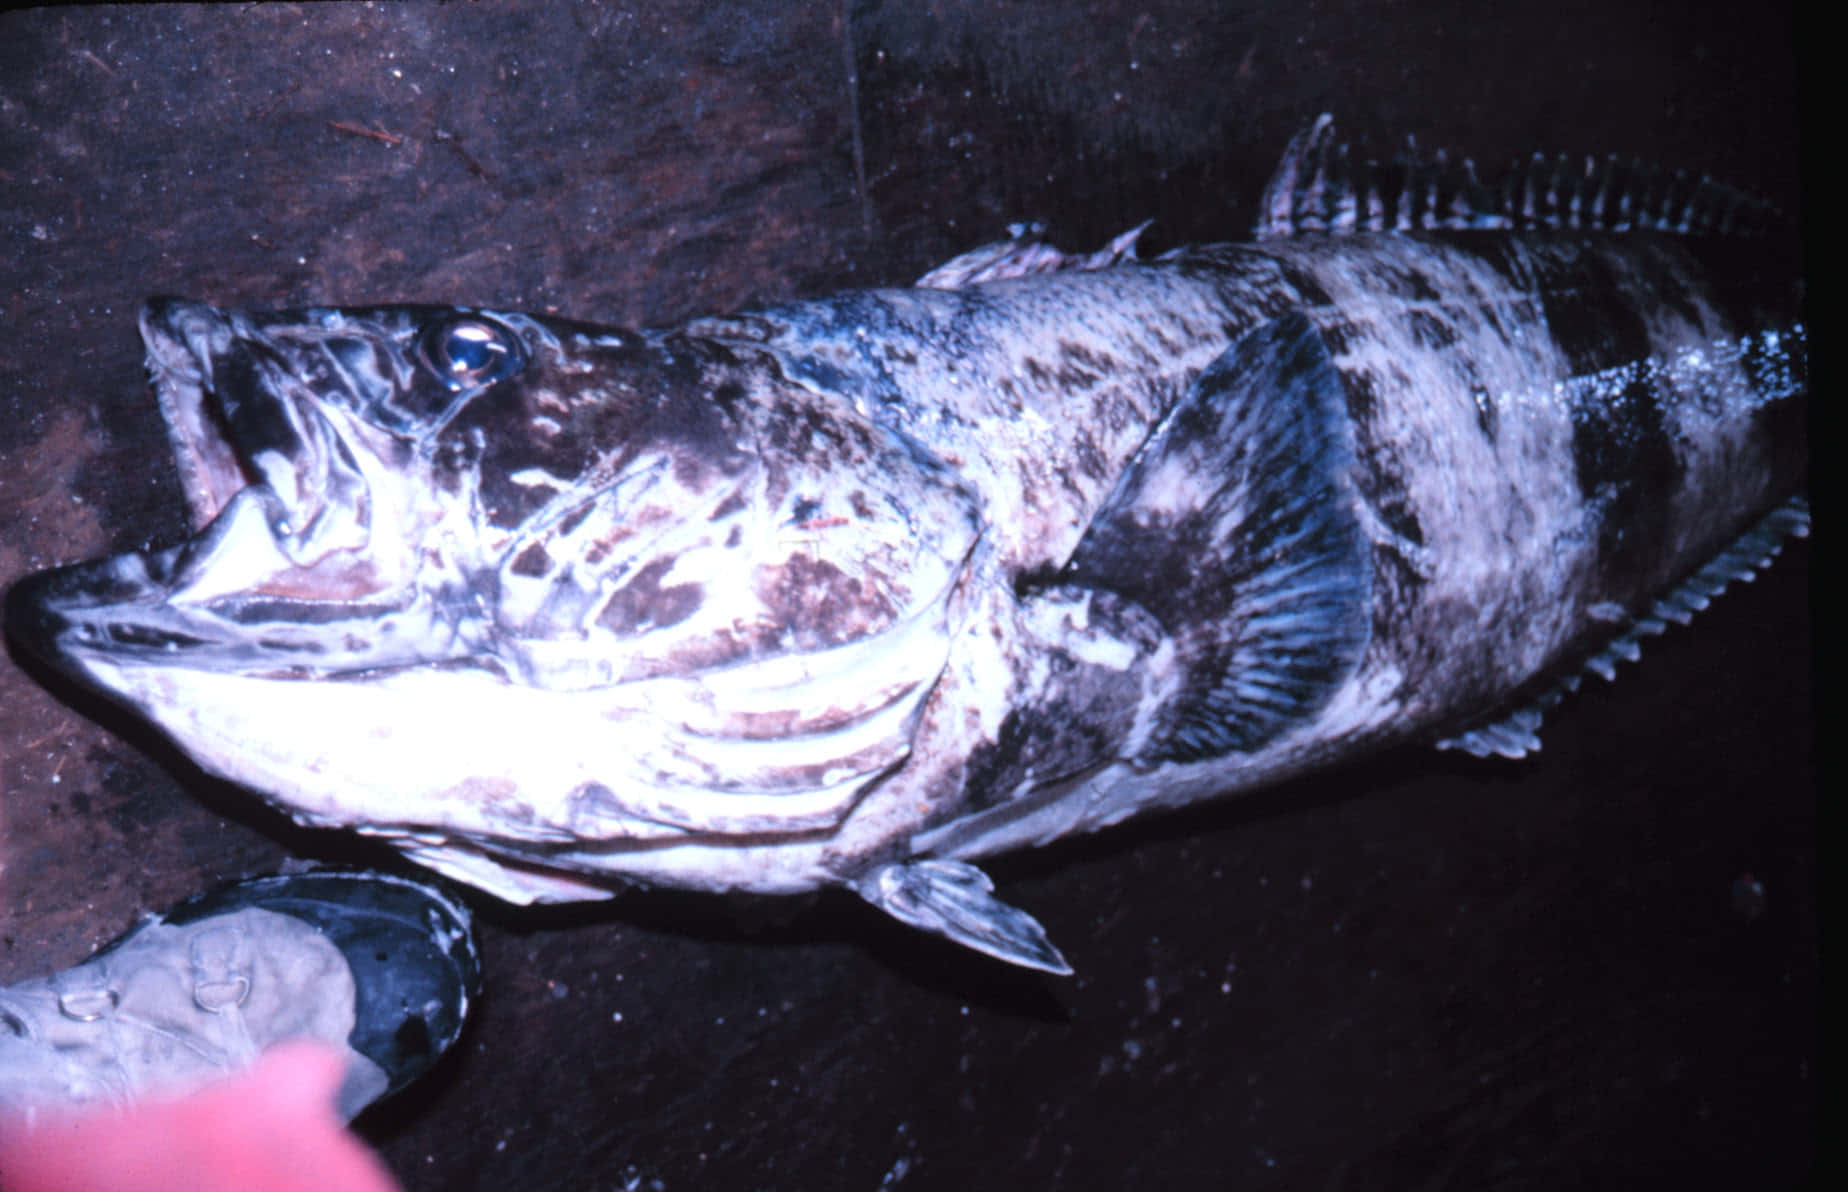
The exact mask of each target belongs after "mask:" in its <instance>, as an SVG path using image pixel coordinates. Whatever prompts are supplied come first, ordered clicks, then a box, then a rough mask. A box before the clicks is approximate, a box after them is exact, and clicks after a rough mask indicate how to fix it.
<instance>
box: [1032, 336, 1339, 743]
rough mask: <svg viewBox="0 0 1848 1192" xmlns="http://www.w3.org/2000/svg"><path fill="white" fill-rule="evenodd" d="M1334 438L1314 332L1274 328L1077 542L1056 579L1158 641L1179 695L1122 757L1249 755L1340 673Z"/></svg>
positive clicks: (1255, 340)
mask: <svg viewBox="0 0 1848 1192" xmlns="http://www.w3.org/2000/svg"><path fill="white" fill-rule="evenodd" d="M1347 426H1348V424H1347V420H1346V404H1345V391H1344V389H1343V384H1342V380H1341V377H1340V374H1339V372H1338V371H1337V370H1336V368H1335V365H1334V362H1333V360H1332V358H1331V357H1330V355H1329V351H1328V347H1327V345H1326V344H1325V343H1324V342H1323V340H1322V335H1321V332H1320V331H1319V330H1317V328H1316V326H1315V325H1314V324H1313V323H1312V322H1311V321H1310V320H1309V319H1308V317H1307V316H1305V315H1304V314H1302V313H1301V312H1299V311H1292V312H1290V313H1288V314H1285V315H1282V316H1280V317H1279V318H1277V319H1274V320H1272V321H1271V322H1269V323H1266V324H1264V325H1262V326H1260V327H1257V328H1255V329H1254V330H1252V331H1251V332H1249V333H1248V334H1247V335H1245V336H1244V337H1243V338H1241V339H1240V340H1239V341H1238V342H1237V343H1235V344H1233V345H1232V346H1231V347H1230V348H1228V349H1226V351H1225V352H1224V353H1223V354H1222V355H1221V356H1220V357H1219V359H1218V360H1216V361H1214V362H1213V363H1212V364H1211V365H1210V366H1208V367H1207V369H1206V370H1205V371H1204V372H1202V373H1201V374H1200V376H1199V377H1198V378H1197V379H1196V380H1195V381H1194V384H1193V386H1192V388H1191V389H1190V390H1189V392H1188V393H1187V394H1186V395H1185V396H1183V397H1182V398H1181V400H1180V401H1179V402H1177V403H1176V404H1175V407H1174V408H1173V409H1172V410H1170V411H1169V413H1168V415H1167V417H1166V418H1164V419H1163V420H1162V422H1161V424H1160V425H1159V426H1158V427H1157V428H1156V429H1155V431H1154V433H1153V434H1151V435H1150V436H1149V438H1148V441H1147V442H1146V443H1144V444H1143V446H1142V447H1141V449H1140V450H1139V451H1138V452H1137V454H1136V457H1135V458H1134V460H1132V461H1131V463H1130V466H1129V468H1128V469H1127V470H1126V471H1125V472H1124V474H1123V476H1122V478H1121V479H1120V480H1119V481H1118V484H1117V489H1116V491H1115V492H1114V493H1113V494H1112V495H1111V497H1110V498H1109V500H1108V501H1106V502H1105V504H1104V506H1103V508H1102V509H1101V510H1100V511H1099V512H1098V514H1097V516H1096V517H1095V518H1094V519H1093V520H1092V523H1091V525H1090V527H1089V528H1088V529H1087V530H1086V531H1085V535H1084V537H1083V539H1081V540H1080V541H1079V543H1078V547H1077V549H1076V550H1075V551H1074V552H1073V554H1072V558H1071V560H1070V562H1069V563H1067V565H1066V567H1065V569H1064V571H1063V572H1062V573H1061V575H1060V580H1061V582H1063V583H1067V584H1074V585H1083V586H1088V587H1093V588H1099V589H1103V590H1105V591H1110V592H1114V593H1118V594H1120V595H1123V596H1126V597H1128V598H1129V599H1131V600H1133V601H1135V602H1136V603H1137V604H1139V605H1140V606H1141V607H1143V608H1145V609H1147V610H1148V611H1149V612H1150V613H1151V614H1152V615H1153V616H1154V617H1155V619H1156V620H1157V621H1158V622H1160V624H1161V625H1162V627H1163V629H1164V630H1165V632H1166V633H1168V634H1169V635H1170V636H1171V637H1172V638H1173V640H1174V643H1175V651H1176V661H1177V663H1178V665H1179V667H1180V669H1181V675H1180V682H1179V687H1178V689H1177V691H1176V692H1175V694H1174V697H1173V698H1172V699H1171V700H1170V701H1169V702H1168V703H1167V704H1166V705H1165V706H1164V707H1163V709H1162V712H1161V716H1160V719H1159V723H1158V724H1157V725H1156V726H1155V727H1154V729H1153V730H1152V732H1151V733H1150V735H1149V737H1148V739H1147V740H1146V741H1145V742H1143V743H1142V744H1141V747H1140V749H1139V750H1138V752H1137V757H1138V760H1140V761H1143V762H1156V761H1171V760H1172V761H1199V760H1203V759H1205V758H1210V757H1217V756H1220V755H1222V754H1225V753H1229V752H1233V751H1250V750H1253V749H1256V748H1258V747H1259V746H1261V745H1263V744H1264V743H1265V742H1267V741H1269V740H1271V739H1272V738H1274V737H1276V736H1277V735H1278V734H1280V733H1282V732H1284V731H1286V730H1287V729H1288V728H1290V727H1291V726H1292V725H1295V724H1298V723H1301V722H1302V721H1303V720H1305V719H1306V718H1308V717H1309V716H1312V715H1313V714H1314V713H1315V712H1317V711H1318V710H1320V709H1321V708H1322V707H1323V706H1324V705H1325V704H1326V703H1327V702H1328V700H1329V698H1330V697H1331V696H1332V694H1333V693H1334V691H1335V689H1336V688H1337V687H1338V686H1339V685H1340V684H1341V682H1342V681H1343V680H1344V679H1345V678H1346V677H1347V676H1348V674H1349V673H1350V672H1351V671H1352V669H1353V667H1354V665H1355V664H1356V663H1357V662H1358V660H1359V658H1360V654H1361V651H1362V650H1363V649H1364V648H1365V645H1366V641H1367V637H1368V633H1369V631H1370V629H1369V625H1370V623H1369V620H1368V603H1369V599H1368V591H1369V589H1368V584H1369V579H1368V576H1369V575H1370V571H1369V564H1368V553H1367V551H1368V548H1367V542H1366V536H1365V532H1364V530H1363V529H1362V527H1361V524H1360V519H1359V516H1358V514H1357V513H1356V511H1355V499H1354V496H1353V494H1352V492H1351V491H1350V490H1349V489H1348V487H1347V485H1348V483H1349V482H1348V481H1347V479H1346V477H1347V476H1348V474H1349V471H1350V467H1351V461H1352V452H1353V448H1352V444H1351V442H1350V440H1349V437H1348V436H1349V431H1348V429H1347ZM1207 610H1210V613H1209V612H1208V611H1207Z"/></svg>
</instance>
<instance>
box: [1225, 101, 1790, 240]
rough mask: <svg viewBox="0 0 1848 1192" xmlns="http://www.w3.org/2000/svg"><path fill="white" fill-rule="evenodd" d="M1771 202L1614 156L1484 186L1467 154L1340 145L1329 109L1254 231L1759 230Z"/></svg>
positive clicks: (1304, 136) (1268, 234)
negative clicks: (1386, 154) (1369, 152)
mask: <svg viewBox="0 0 1848 1192" xmlns="http://www.w3.org/2000/svg"><path fill="white" fill-rule="evenodd" d="M1781 219H1782V217H1781V215H1780V214H1779V212H1778V210H1777V209H1776V208H1775V207H1773V206H1772V205H1771V204H1769V203H1767V202H1765V201H1764V200H1762V199H1759V198H1756V197H1754V196H1752V195H1749V194H1747V193H1745V192H1744V191H1741V190H1737V189H1735V188H1733V187H1730V186H1727V185H1725V184H1724V183H1720V182H1715V181H1714V180H1713V179H1712V178H1710V177H1708V176H1706V175H1704V174H1703V175H1701V176H1700V177H1699V178H1690V177H1689V176H1688V175H1686V174H1684V173H1680V172H1673V173H1671V172H1668V171H1665V170H1660V169H1656V168H1655V167H1653V166H1649V165H1646V164H1645V163H1643V162H1641V161H1631V162H1627V163H1625V162H1620V161H1619V160H1618V159H1617V158H1616V157H1604V158H1595V157H1585V158H1572V157H1567V156H1566V155H1564V154H1561V155H1558V156H1556V157H1548V156H1546V155H1545V154H1541V153H1536V154H1534V155H1533V157H1531V158H1529V159H1528V160H1526V161H1517V162H1515V163H1514V164H1513V165H1511V166H1510V167H1509V169H1508V171H1507V173H1506V174H1505V175H1504V176H1503V177H1502V179H1501V180H1500V182H1499V184H1497V185H1495V186H1493V187H1488V186H1484V185H1483V184H1482V183H1481V182H1480V181H1479V180H1478V179H1477V177H1476V163H1475V162H1474V161H1472V160H1471V159H1469V158H1467V157H1466V158H1463V159H1462V160H1461V161H1460V162H1454V163H1453V162H1452V161H1451V160H1450V159H1449V157H1448V156H1447V155H1446V154H1445V153H1443V152H1442V151H1441V150H1440V151H1439V152H1437V153H1435V154H1432V155H1430V156H1428V157H1426V156H1421V155H1420V154H1419V152H1418V148H1417V145H1416V144H1415V143H1414V142H1413V141H1412V140H1411V139H1410V138H1407V140H1406V142H1405V148H1404V149H1402V150H1401V151H1400V152H1399V153H1398V154H1396V155H1394V157H1392V158H1391V159H1390V160H1388V161H1376V160H1373V159H1371V158H1366V157H1363V156H1361V155H1360V154H1359V153H1357V152H1355V151H1353V150H1351V149H1350V148H1349V146H1348V145H1346V144H1345V143H1343V142H1340V141H1338V140H1336V138H1335V133H1334V118H1333V117H1332V116H1330V115H1328V114H1327V113H1324V114H1323V115H1322V116H1320V117H1319V118H1318V119H1317V120H1316V122H1315V123H1314V124H1312V125H1310V126H1309V127H1308V128H1307V129H1305V130H1303V131H1302V132H1301V133H1299V134H1297V136H1296V139H1295V140H1293V141H1291V142H1290V146H1289V148H1288V149H1286V150H1284V153H1283V160H1282V161H1281V162H1279V163H1278V166H1277V171H1276V173H1274V174H1273V175H1272V176H1271V180H1270V184H1269V185H1268V186H1266V187H1265V188H1264V197H1263V199H1262V200H1260V202H1259V206H1258V218H1257V222H1256V224H1255V225H1254V226H1253V228H1252V234H1253V235H1254V236H1255V237H1256V238H1257V239H1259V240H1274V239H1278V238H1280V237H1285V236H1296V235H1302V234H1304V233H1316V232H1328V233H1335V234H1344V233H1352V232H1389V231H1399V232H1403V231H1412V230H1432V229H1446V230H1452V231H1456V230H1465V229H1477V228H1502V229H1513V230H1526V229H1544V230H1554V231H1556V230H1576V231H1598V232H1627V231H1634V230H1642V231H1654V232H1672V233H1678V234H1685V235H1719V236H1732V235H1752V234H1757V233H1762V232H1765V231H1768V230H1769V229H1771V228H1773V227H1775V226H1777V224H1778V223H1780V222H1781Z"/></svg>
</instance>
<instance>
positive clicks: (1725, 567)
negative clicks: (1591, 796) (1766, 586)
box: [1437, 497, 1810, 757]
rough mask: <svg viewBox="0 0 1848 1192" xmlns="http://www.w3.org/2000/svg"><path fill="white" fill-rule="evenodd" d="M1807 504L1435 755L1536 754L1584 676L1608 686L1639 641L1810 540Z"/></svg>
mask: <svg viewBox="0 0 1848 1192" xmlns="http://www.w3.org/2000/svg"><path fill="white" fill-rule="evenodd" d="M1809 524H1810V516H1809V502H1808V501H1806V500H1804V499H1803V498H1802V497H1792V498H1791V499H1790V500H1789V501H1788V502H1786V503H1785V504H1783V505H1780V506H1778V507H1777V508H1776V509H1773V510H1772V511H1771V512H1770V513H1768V514H1766V515H1765V516H1764V517H1763V518H1762V519H1761V520H1760V521H1759V522H1758V524H1757V525H1755V526H1753V527H1752V528H1751V529H1749V530H1747V531H1746V532H1745V533H1744V534H1742V535H1741V536H1740V537H1739V538H1738V539H1737V540H1736V541H1734V542H1733V543H1732V545H1730V546H1728V547H1726V549H1724V550H1722V551H1721V552H1720V553H1719V554H1717V555H1715V556H1714V557H1713V558H1712V559H1710V560H1708V562H1707V563H1706V565H1704V566H1703V567H1701V568H1700V569H1699V570H1698V571H1696V572H1694V574H1692V575H1690V576H1688V578H1687V579H1685V580H1683V581H1681V583H1679V584H1676V585H1675V586H1674V587H1673V588H1671V589H1670V590H1669V591H1668V592H1667V593H1665V594H1664V595H1663V596H1662V597H1661V598H1660V599H1658V600H1657V601H1656V602H1655V603H1654V604H1652V605H1651V606H1650V608H1649V611H1647V612H1645V613H1643V614H1642V615H1641V616H1637V617H1634V618H1628V619H1627V623H1626V624H1625V625H1624V627H1623V628H1622V629H1621V630H1619V631H1618V632H1617V633H1616V634H1615V635H1614V636H1613V637H1612V638H1611V639H1610V640H1609V641H1607V642H1606V643H1605V644H1604V645H1603V647H1601V648H1600V649H1599V650H1598V651H1597V652H1596V653H1594V654H1593V655H1591V657H1589V658H1587V659H1585V661H1584V662H1582V663H1580V664H1579V665H1578V667H1577V668H1576V669H1574V670H1572V671H1571V672H1569V673H1568V674H1566V675H1565V676H1564V677H1563V678H1561V679H1558V680H1557V681H1555V682H1554V683H1553V684H1552V685H1551V686H1550V687H1547V688H1546V689H1545V690H1543V691H1542V692H1541V693H1540V694H1539V695H1538V696H1537V697H1535V698H1534V699H1533V700H1531V701H1530V702H1528V703H1525V704H1522V705H1521V706H1520V707H1518V708H1516V709H1515V710H1514V711H1513V712H1512V713H1511V714H1509V715H1508V716H1505V717H1503V718H1501V719H1499V720H1495V721H1491V722H1490V723H1488V724H1484V725H1480V726H1478V727H1476V728H1472V729H1470V730H1469V731H1468V732H1465V733H1460V734H1458V735H1457V736H1454V737H1446V738H1445V739H1444V740H1441V741H1439V742H1438V743H1437V747H1438V748H1439V749H1457V750H1461V751H1462V752H1464V753H1468V754H1473V755H1474V756H1476V757H1489V756H1491V755H1494V756H1498V757H1525V756H1526V755H1528V754H1530V753H1533V752H1535V751H1536V750H1538V749H1539V748H1540V736H1539V731H1540V721H1541V718H1542V717H1543V716H1545V714H1546V713H1547V712H1549V711H1551V710H1552V709H1553V708H1554V707H1555V706H1557V705H1558V704H1559V702H1560V701H1561V700H1563V699H1565V697H1566V696H1567V695H1569V694H1571V693H1572V692H1574V691H1577V690H1578V689H1579V684H1580V683H1582V682H1583V681H1584V677H1585V676H1586V675H1588V674H1591V675H1597V676H1598V677H1599V678H1602V679H1604V680H1606V681H1607V682H1608V681H1610V680H1612V679H1614V678H1616V677H1617V664H1618V663H1619V662H1634V661H1636V659H1637V658H1638V657H1639V656H1640V655H1641V654H1642V639H1643V638H1645V637H1654V636H1655V635H1656V634H1659V633H1662V632H1663V631H1665V630H1666V629H1667V628H1668V624H1669V622H1671V621H1672V622H1674V623H1675V624H1677V625H1686V624H1687V623H1688V622H1689V621H1690V620H1692V619H1693V617H1694V614H1695V613H1697V612H1699V611H1701V610H1702V609H1704V608H1706V607H1707V605H1708V604H1709V603H1711V602H1712V600H1713V598H1714V597H1716V596H1718V595H1719V594H1720V593H1721V592H1724V591H1725V590H1726V588H1727V586H1728V585H1730V584H1732V583H1733V582H1734V581H1743V582H1750V581H1751V580H1753V579H1756V578H1757V576H1758V573H1759V572H1760V571H1763V570H1764V569H1765V568H1766V567H1768V566H1770V564H1771V560H1772V559H1774V558H1776V557H1777V553H1778V552H1779V551H1780V550H1782V549H1783V548H1784V543H1785V542H1786V541H1788V540H1789V539H1791V538H1807V537H1808V536H1809Z"/></svg>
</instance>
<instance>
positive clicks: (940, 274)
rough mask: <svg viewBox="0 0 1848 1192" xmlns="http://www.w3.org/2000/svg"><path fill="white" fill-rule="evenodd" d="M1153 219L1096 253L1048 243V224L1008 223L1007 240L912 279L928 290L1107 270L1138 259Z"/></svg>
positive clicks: (952, 260) (949, 261)
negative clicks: (1070, 250) (1067, 250)
mask: <svg viewBox="0 0 1848 1192" xmlns="http://www.w3.org/2000/svg"><path fill="white" fill-rule="evenodd" d="M1153 222H1154V221H1153V220H1143V221H1142V222H1141V223H1139V224H1137V225H1136V226H1135V227H1133V228H1131V229H1129V231H1127V232H1123V233H1121V234H1120V235H1118V236H1117V237H1116V238H1115V239H1114V240H1112V241H1111V242H1110V243H1108V244H1106V245H1104V246H1103V247H1102V248H1100V249H1098V250H1097V251H1096V252H1093V253H1081V254H1078V255H1073V254H1071V253H1063V252H1060V251H1059V250H1058V249H1056V248H1054V247H1053V246H1052V245H1050V244H1048V243H1046V225H1045V224H1043V223H1037V222H1036V223H1017V224H1009V225H1008V227H1007V239H1006V240H996V241H994V242H992V243H989V244H983V245H980V246H979V247H976V248H972V249H970V250H969V251H968V252H966V253H963V254H962V255H960V256H957V257H952V258H951V259H949V260H947V261H945V262H944V263H943V264H941V265H939V266H937V267H936V268H935V269H932V270H931V271H930V272H929V273H926V274H925V275H924V276H923V277H920V278H918V280H917V281H915V282H913V283H912V284H913V285H915V286H917V287H918V288H920V289H925V290H962V289H967V288H968V287H969V286H973V285H978V284H980V283H982V282H988V281H1001V280H1003V279H1005V278H1010V277H1031V276H1032V275H1034V274H1036V273H1059V272H1063V271H1066V270H1075V271H1078V272H1084V271H1087V270H1092V269H1108V268H1110V267H1111V266H1112V265H1119V264H1122V263H1123V262H1124V261H1132V262H1133V261H1134V260H1135V259H1136V241H1137V240H1139V239H1140V238H1141V237H1142V233H1144V232H1146V231H1148V228H1149V224H1151V223H1153Z"/></svg>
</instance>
